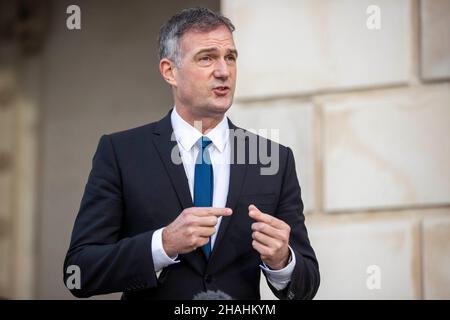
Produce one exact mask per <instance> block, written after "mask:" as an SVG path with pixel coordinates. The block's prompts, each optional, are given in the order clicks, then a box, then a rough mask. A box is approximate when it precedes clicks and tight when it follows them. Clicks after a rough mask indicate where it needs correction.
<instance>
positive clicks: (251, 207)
mask: <svg viewBox="0 0 450 320" xmlns="http://www.w3.org/2000/svg"><path fill="white" fill-rule="evenodd" d="M248 211H250V212H255V213H260V212H261V211H260V210H259V209H258V207H256V206H255V205H254V204H251V205H249V206H248Z"/></svg>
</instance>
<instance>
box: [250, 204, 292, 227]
mask: <svg viewBox="0 0 450 320" xmlns="http://www.w3.org/2000/svg"><path fill="white" fill-rule="evenodd" d="M248 210H249V212H248V215H249V216H250V218H252V219H255V220H256V221H259V222H264V223H267V224H269V225H271V226H272V227H275V228H277V229H286V223H285V222H284V221H282V220H280V219H278V218H275V217H274V216H271V215H270V214H266V213H263V212H261V210H259V209H258V208H257V207H256V206H255V205H253V204H251V205H250V206H249V207H248Z"/></svg>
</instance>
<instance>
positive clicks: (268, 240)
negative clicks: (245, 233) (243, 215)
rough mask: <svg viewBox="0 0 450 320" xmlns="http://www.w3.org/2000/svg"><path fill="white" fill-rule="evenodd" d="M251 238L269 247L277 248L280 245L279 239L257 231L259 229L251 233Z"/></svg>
mask: <svg viewBox="0 0 450 320" xmlns="http://www.w3.org/2000/svg"><path fill="white" fill-rule="evenodd" d="M252 238H253V240H256V241H258V242H259V243H261V244H263V245H265V246H267V247H270V248H277V247H280V246H281V241H280V240H278V239H276V238H272V237H269V236H268V235H266V234H264V233H262V232H259V231H255V232H253V233H252Z"/></svg>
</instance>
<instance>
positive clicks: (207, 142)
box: [198, 136, 212, 149]
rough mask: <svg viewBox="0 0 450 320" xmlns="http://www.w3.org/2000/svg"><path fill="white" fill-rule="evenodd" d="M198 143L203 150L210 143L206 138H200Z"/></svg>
mask: <svg viewBox="0 0 450 320" xmlns="http://www.w3.org/2000/svg"><path fill="white" fill-rule="evenodd" d="M198 142H199V143H200V145H201V146H202V149H205V148H206V147H207V146H209V144H210V143H211V142H212V141H211V140H210V139H209V138H208V137H206V136H202V137H201V138H200V139H198Z"/></svg>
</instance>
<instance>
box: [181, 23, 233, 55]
mask: <svg viewBox="0 0 450 320" xmlns="http://www.w3.org/2000/svg"><path fill="white" fill-rule="evenodd" d="M180 44H181V49H182V51H183V52H184V53H188V52H193V53H195V52H197V51H199V50H201V49H204V48H209V47H218V48H224V49H234V48H235V46H234V40H233V35H232V33H231V32H230V30H228V28H227V27H226V26H219V27H217V28H215V29H213V30H210V31H207V32H201V31H197V30H189V31H187V32H186V33H185V34H184V35H183V37H182V38H181V43H180Z"/></svg>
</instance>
